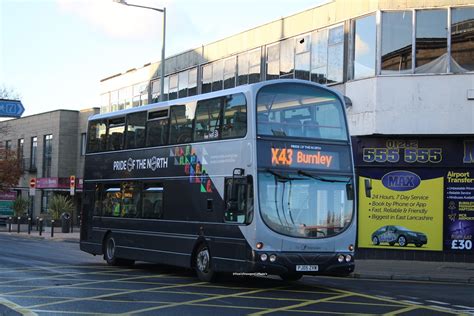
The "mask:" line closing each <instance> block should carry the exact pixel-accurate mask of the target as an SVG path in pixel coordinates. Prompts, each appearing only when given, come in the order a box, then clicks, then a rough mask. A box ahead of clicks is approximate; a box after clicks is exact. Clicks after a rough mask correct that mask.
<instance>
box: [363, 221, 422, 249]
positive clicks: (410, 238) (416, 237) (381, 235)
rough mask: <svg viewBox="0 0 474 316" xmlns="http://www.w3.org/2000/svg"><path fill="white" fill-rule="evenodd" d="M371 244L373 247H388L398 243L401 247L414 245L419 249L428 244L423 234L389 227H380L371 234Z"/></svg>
mask: <svg viewBox="0 0 474 316" xmlns="http://www.w3.org/2000/svg"><path fill="white" fill-rule="evenodd" d="M372 243H373V244H374V245H379V244H381V243H388V244H389V245H390V246H393V245H395V243H398V244H399V245H400V246H401V247H405V246H406V245H408V244H415V246H417V247H421V246H423V245H426V244H427V243H428V238H427V237H426V235H425V234H423V233H420V232H414V231H411V230H409V229H408V228H406V227H403V226H390V225H389V226H383V227H380V228H379V229H377V230H376V231H375V232H374V233H373V234H372Z"/></svg>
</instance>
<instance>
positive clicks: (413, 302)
mask: <svg viewBox="0 0 474 316" xmlns="http://www.w3.org/2000/svg"><path fill="white" fill-rule="evenodd" d="M402 302H404V303H409V304H415V305H423V303H422V302H415V301H409V300H402Z"/></svg>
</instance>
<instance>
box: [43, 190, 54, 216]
mask: <svg viewBox="0 0 474 316" xmlns="http://www.w3.org/2000/svg"><path fill="white" fill-rule="evenodd" d="M52 196H53V192H52V191H44V190H41V213H48V206H49V200H50V199H51V197H52Z"/></svg>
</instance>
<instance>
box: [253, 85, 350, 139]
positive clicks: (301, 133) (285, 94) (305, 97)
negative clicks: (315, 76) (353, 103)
mask: <svg viewBox="0 0 474 316" xmlns="http://www.w3.org/2000/svg"><path fill="white" fill-rule="evenodd" d="M343 111H344V110H343V106H342V104H341V102H340V101H339V99H338V98H337V97H336V95H335V94H333V93H331V92H329V91H326V90H323V89H321V88H318V87H314V86H309V85H300V84H293V83H279V84H274V85H269V86H265V87H263V88H262V89H261V90H260V91H259V93H258V95H257V132H258V134H259V135H270V136H279V137H300V138H317V139H329V140H347V139H348V135H347V129H346V125H345V120H344V113H343Z"/></svg>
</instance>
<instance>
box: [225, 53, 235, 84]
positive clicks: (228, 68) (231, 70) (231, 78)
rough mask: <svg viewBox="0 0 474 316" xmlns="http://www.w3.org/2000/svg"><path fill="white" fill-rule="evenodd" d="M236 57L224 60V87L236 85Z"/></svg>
mask: <svg viewBox="0 0 474 316" xmlns="http://www.w3.org/2000/svg"><path fill="white" fill-rule="evenodd" d="M236 63H237V59H236V57H235V56H234V57H231V58H228V59H226V60H225V61H224V89H229V88H233V87H235V66H236Z"/></svg>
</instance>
